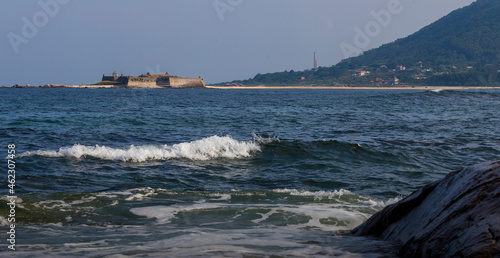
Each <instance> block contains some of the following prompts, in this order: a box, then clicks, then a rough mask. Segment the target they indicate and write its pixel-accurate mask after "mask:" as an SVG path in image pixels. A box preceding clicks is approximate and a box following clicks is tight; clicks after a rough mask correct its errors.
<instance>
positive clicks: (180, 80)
mask: <svg viewBox="0 0 500 258" xmlns="http://www.w3.org/2000/svg"><path fill="white" fill-rule="evenodd" d="M98 84H100V85H115V86H116V87H125V88H205V82H204V81H203V79H202V78H201V77H199V78H188V77H178V76H171V75H169V74H168V73H166V74H150V73H147V74H141V75H139V76H124V75H123V74H122V75H120V76H118V74H117V73H116V71H114V73H113V74H112V75H111V76H106V75H105V74H103V75H102V81H101V82H100V83H98Z"/></svg>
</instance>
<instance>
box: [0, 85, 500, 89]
mask: <svg viewBox="0 0 500 258" xmlns="http://www.w3.org/2000/svg"><path fill="white" fill-rule="evenodd" d="M0 88H4V89H138V88H140V87H123V86H116V85H85V84H80V85H60V84H52V85H50V86H18V87H0ZM144 89H146V88H144ZM147 89H163V88H161V87H150V88H147ZM168 89H171V88H168ZM205 89H222V90H226V89H227V90H234V89H236V90H245V89H247V90H261V89H262V90H286V89H299V90H309V89H327V90H328V89H333V90H478V89H500V86H391V87H376V86H205Z"/></svg>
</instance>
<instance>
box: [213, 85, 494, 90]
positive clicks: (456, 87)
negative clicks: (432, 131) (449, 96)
mask: <svg viewBox="0 0 500 258" xmlns="http://www.w3.org/2000/svg"><path fill="white" fill-rule="evenodd" d="M206 87H207V88H208V89H339V90H440V89H442V90H473V89H500V87H498V86H495V87H488V86H390V87H375V86H374V87H367V86H206Z"/></svg>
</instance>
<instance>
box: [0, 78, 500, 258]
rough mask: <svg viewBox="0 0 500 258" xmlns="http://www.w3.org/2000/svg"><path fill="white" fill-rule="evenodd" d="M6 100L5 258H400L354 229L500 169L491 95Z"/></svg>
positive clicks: (338, 93)
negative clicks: (431, 192)
mask: <svg viewBox="0 0 500 258" xmlns="http://www.w3.org/2000/svg"><path fill="white" fill-rule="evenodd" d="M0 94H1V95H2V101H1V102H0V106H1V108H0V110H1V113H0V124H1V127H0V137H1V142H2V145H3V148H2V149H3V150H1V151H2V152H3V157H4V162H2V164H3V165H1V166H2V167H3V168H2V170H1V171H2V173H3V176H1V178H3V179H2V180H3V183H1V184H0V185H1V186H0V190H1V191H2V198H1V200H0V202H1V203H2V205H0V215H1V217H0V224H1V227H0V230H1V231H3V232H2V233H3V234H0V235H1V236H3V237H2V239H0V256H3V257H332V256H334V257H396V256H397V254H398V249H399V246H398V243H392V242H385V241H382V240H380V239H377V238H373V237H353V236H350V235H349V234H348V232H349V230H351V229H353V228H355V227H356V226H358V225H360V224H361V223H362V222H363V221H365V220H367V219H368V218H369V217H370V216H371V215H373V214H374V213H376V212H377V211H380V210H381V209H383V208H384V207H386V206H387V205H390V204H392V203H395V202H397V201H399V200H401V199H402V198H404V197H405V196H407V195H409V194H411V193H412V192H414V191H416V190H418V189H419V188H421V187H423V186H424V185H426V184H428V183H431V182H433V181H435V180H439V179H441V178H443V177H444V176H445V175H446V174H448V173H449V172H452V171H455V170H458V169H461V168H462V167H464V166H468V165H472V164H476V163H480V162H484V161H488V160H493V159H497V158H498V157H499V156H500V115H499V110H500V90H495V89H484V90H478V89H471V90H361V89H359V90H356V89H353V90H335V89H300V90H299V89H297V90H295V89H266V90H252V89H232V90H230V89H178V90H175V89H173V90H161V89H43V88H41V89H0ZM9 150H14V151H15V156H9V153H8V151H9ZM9 160H10V161H13V162H15V168H14V167H12V166H11V167H10V168H14V169H13V170H15V171H14V172H8V171H7V170H8V169H10V168H9V167H8V161H9ZM8 174H9V175H10V174H15V184H14V185H10V186H9V182H8ZM11 189H12V190H13V192H9V190H11ZM9 202H14V203H15V207H14V208H12V207H10V206H9V205H8V204H9ZM12 217H14V218H15V222H12V221H11V220H9V219H10V218H12ZM12 226H14V227H15V234H12V232H11V233H10V234H9V233H8V232H9V231H10V230H11V228H12ZM12 235H14V239H15V246H11V245H12V243H11V242H9V239H12ZM10 241H12V240H10ZM9 246H11V247H14V248H15V249H16V250H15V251H12V250H11V249H10V248H9ZM14 252H15V253H14Z"/></svg>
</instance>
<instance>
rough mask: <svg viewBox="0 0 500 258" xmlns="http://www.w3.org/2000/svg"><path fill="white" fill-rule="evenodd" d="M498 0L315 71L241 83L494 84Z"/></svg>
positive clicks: (499, 61)
mask: <svg viewBox="0 0 500 258" xmlns="http://www.w3.org/2000/svg"><path fill="white" fill-rule="evenodd" d="M499 69H500V0H478V1H476V2H475V3H473V4H471V5H470V6H467V7H464V8H461V9H458V10H455V11H454V12H452V13H450V14H449V15H447V16H445V17H443V18H441V19H440V20H438V21H436V22H434V23H432V24H430V25H428V26H426V27H424V28H423V29H421V30H420V31H418V32H416V33H414V34H412V35H410V36H408V37H406V38H403V39H399V40H396V41H395V42H392V43H389V44H385V45H383V46H381V47H379V48H376V49H372V50H369V51H367V52H365V53H363V54H362V55H360V56H357V57H353V58H349V59H345V60H343V61H341V62H340V63H338V64H337V65H334V66H332V67H321V68H319V69H318V70H316V71H312V70H309V71H300V72H294V71H285V72H280V73H270V74H258V75H256V76H255V77H254V78H252V79H249V80H244V81H235V82H233V83H241V84H244V85H334V84H337V83H339V84H354V85H367V84H371V85H374V84H375V85H381V86H383V85H387V84H391V83H394V78H395V77H397V78H398V79H399V81H400V83H401V84H407V85H442V86H445V85H457V86H461V85H470V86H476V85H496V84H498V83H495V82H498V80H497V78H500V76H498V75H499Z"/></svg>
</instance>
